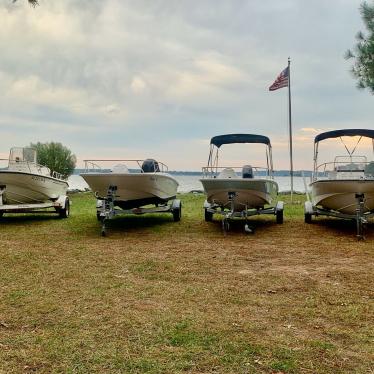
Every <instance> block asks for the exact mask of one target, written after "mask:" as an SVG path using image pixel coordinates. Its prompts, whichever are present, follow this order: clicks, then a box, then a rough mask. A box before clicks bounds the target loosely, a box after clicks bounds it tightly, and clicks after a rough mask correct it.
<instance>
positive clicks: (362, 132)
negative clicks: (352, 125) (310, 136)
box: [314, 129, 374, 143]
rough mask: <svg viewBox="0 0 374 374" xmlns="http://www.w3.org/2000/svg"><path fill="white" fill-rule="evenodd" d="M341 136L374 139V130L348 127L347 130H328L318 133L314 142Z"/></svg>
mask: <svg viewBox="0 0 374 374" xmlns="http://www.w3.org/2000/svg"><path fill="white" fill-rule="evenodd" d="M340 136H365V137H368V138H372V139H374V130H367V129H346V130H334V131H327V132H323V133H321V134H318V135H317V136H316V137H315V139H314V143H317V142H320V141H321V140H325V139H330V138H339V137H340Z"/></svg>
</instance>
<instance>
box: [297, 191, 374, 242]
mask: <svg viewBox="0 0 374 374" xmlns="http://www.w3.org/2000/svg"><path fill="white" fill-rule="evenodd" d="M355 198H356V214H344V213H341V212H338V211H335V210H328V209H323V208H318V207H317V206H313V204H312V202H311V201H309V200H308V201H306V202H305V205H304V220H305V223H312V216H316V217H318V216H327V217H335V218H342V219H348V220H353V221H355V222H356V237H357V240H364V239H365V235H364V231H365V226H366V224H367V223H368V219H369V218H373V217H374V211H371V212H365V194H356V195H355Z"/></svg>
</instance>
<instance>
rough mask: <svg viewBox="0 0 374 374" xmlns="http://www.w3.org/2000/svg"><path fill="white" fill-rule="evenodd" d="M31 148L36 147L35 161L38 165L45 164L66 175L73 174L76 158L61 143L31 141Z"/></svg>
mask: <svg viewBox="0 0 374 374" xmlns="http://www.w3.org/2000/svg"><path fill="white" fill-rule="evenodd" d="M30 147H31V148H34V149H36V152H37V162H38V164H40V165H44V166H47V167H48V168H49V169H51V170H52V171H57V172H58V173H60V174H63V175H64V176H66V177H68V176H69V175H71V174H73V171H74V169H75V165H76V163H77V158H76V157H75V155H74V154H72V153H71V151H70V149H68V148H66V147H65V146H63V145H62V144H61V143H55V142H51V143H40V142H38V143H35V144H33V143H31V144H30Z"/></svg>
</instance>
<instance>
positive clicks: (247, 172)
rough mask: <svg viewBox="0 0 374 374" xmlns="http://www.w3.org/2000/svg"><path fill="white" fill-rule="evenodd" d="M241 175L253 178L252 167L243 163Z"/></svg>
mask: <svg viewBox="0 0 374 374" xmlns="http://www.w3.org/2000/svg"><path fill="white" fill-rule="evenodd" d="M242 177H243V178H249V179H251V178H253V168H252V166H251V165H244V166H243V168H242Z"/></svg>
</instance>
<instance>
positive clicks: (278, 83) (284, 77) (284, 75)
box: [269, 66, 288, 91]
mask: <svg viewBox="0 0 374 374" xmlns="http://www.w3.org/2000/svg"><path fill="white" fill-rule="evenodd" d="M283 87H288V66H287V67H286V68H285V69H284V70H283V71H282V72H281V73H280V74H279V75H278V77H277V79H276V80H275V81H274V83H273V84H272V85H271V86H270V87H269V91H275V90H278V89H279V88H283Z"/></svg>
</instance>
